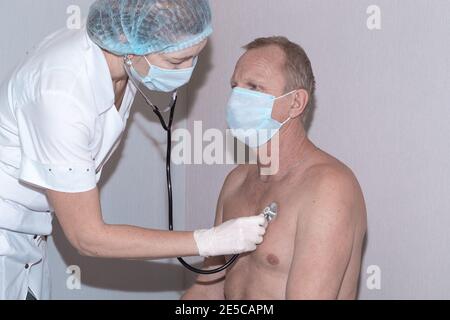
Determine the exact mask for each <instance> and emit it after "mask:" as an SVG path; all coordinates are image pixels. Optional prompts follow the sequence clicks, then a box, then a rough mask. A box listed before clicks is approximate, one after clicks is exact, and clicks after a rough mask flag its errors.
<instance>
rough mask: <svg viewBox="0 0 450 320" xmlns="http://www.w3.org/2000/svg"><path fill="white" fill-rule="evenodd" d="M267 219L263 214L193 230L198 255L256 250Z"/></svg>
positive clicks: (206, 255)
mask: <svg viewBox="0 0 450 320" xmlns="http://www.w3.org/2000/svg"><path fill="white" fill-rule="evenodd" d="M267 225H268V223H267V221H266V219H265V218H264V215H262V214H261V215H259V216H254V217H245V218H239V219H234V220H230V221H227V222H225V223H223V224H221V225H219V226H217V227H215V228H212V229H208V230H197V231H195V232H194V238H195V242H196V243H197V247H198V251H199V255H200V256H202V257H214V256H225V255H231V254H240V253H244V252H250V251H254V250H256V246H257V245H258V244H261V243H262V242H263V236H264V234H265V233H266V228H267Z"/></svg>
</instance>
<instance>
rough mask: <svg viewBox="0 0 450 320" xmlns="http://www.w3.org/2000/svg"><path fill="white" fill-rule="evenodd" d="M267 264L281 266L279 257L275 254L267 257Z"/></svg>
mask: <svg viewBox="0 0 450 320" xmlns="http://www.w3.org/2000/svg"><path fill="white" fill-rule="evenodd" d="M267 262H269V264H270V265H272V266H277V265H279V264H280V259H278V257H277V256H276V255H274V254H269V255H268V256H267Z"/></svg>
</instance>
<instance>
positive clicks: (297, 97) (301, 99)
mask: <svg viewBox="0 0 450 320" xmlns="http://www.w3.org/2000/svg"><path fill="white" fill-rule="evenodd" d="M308 102H309V94H308V92H307V91H306V90H304V89H299V90H297V91H296V92H295V93H294V103H293V104H292V106H291V108H290V109H289V116H290V117H291V118H292V119H294V118H298V117H299V116H301V115H302V114H303V112H304V111H305V109H306V106H307V105H308Z"/></svg>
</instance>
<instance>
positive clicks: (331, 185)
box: [302, 150, 366, 218]
mask: <svg viewBox="0 0 450 320" xmlns="http://www.w3.org/2000/svg"><path fill="white" fill-rule="evenodd" d="M302 186H303V187H302V191H303V192H302V193H303V196H302V198H303V200H304V205H303V206H302V207H303V208H305V209H312V208H314V207H317V206H321V207H324V208H326V207H329V206H331V207H333V206H336V207H338V206H343V207H345V208H347V210H337V211H335V212H334V213H332V214H333V216H334V217H336V214H341V215H351V216H353V218H356V216H359V217H360V218H364V217H365V214H366V212H365V204H364V196H363V193H362V190H361V187H360V184H359V182H358V179H357V178H356V176H355V174H354V173H353V171H352V170H351V169H350V168H349V167H348V166H346V165H345V164H344V163H342V162H341V161H339V160H338V159H336V158H334V157H333V156H331V155H329V154H327V153H326V152H324V151H321V150H320V151H319V152H318V155H317V156H316V159H315V161H313V162H312V164H311V165H310V166H309V167H308V168H306V169H305V171H304V172H303V174H302ZM307 211H309V210H307ZM311 211H312V210H311ZM329 212H330V211H329Z"/></svg>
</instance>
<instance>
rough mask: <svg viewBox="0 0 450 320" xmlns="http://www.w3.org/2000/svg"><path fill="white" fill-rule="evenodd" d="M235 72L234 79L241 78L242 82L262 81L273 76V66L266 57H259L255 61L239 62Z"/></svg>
mask: <svg viewBox="0 0 450 320" xmlns="http://www.w3.org/2000/svg"><path fill="white" fill-rule="evenodd" d="M249 58H251V57H249ZM236 71H237V72H236V78H241V80H243V81H248V80H259V81H264V80H267V79H269V78H270V77H271V75H273V72H274V71H275V66H274V63H273V62H272V61H270V59H268V58H267V57H259V58H257V59H244V60H241V62H240V63H239V65H238V68H237V70H236Z"/></svg>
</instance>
